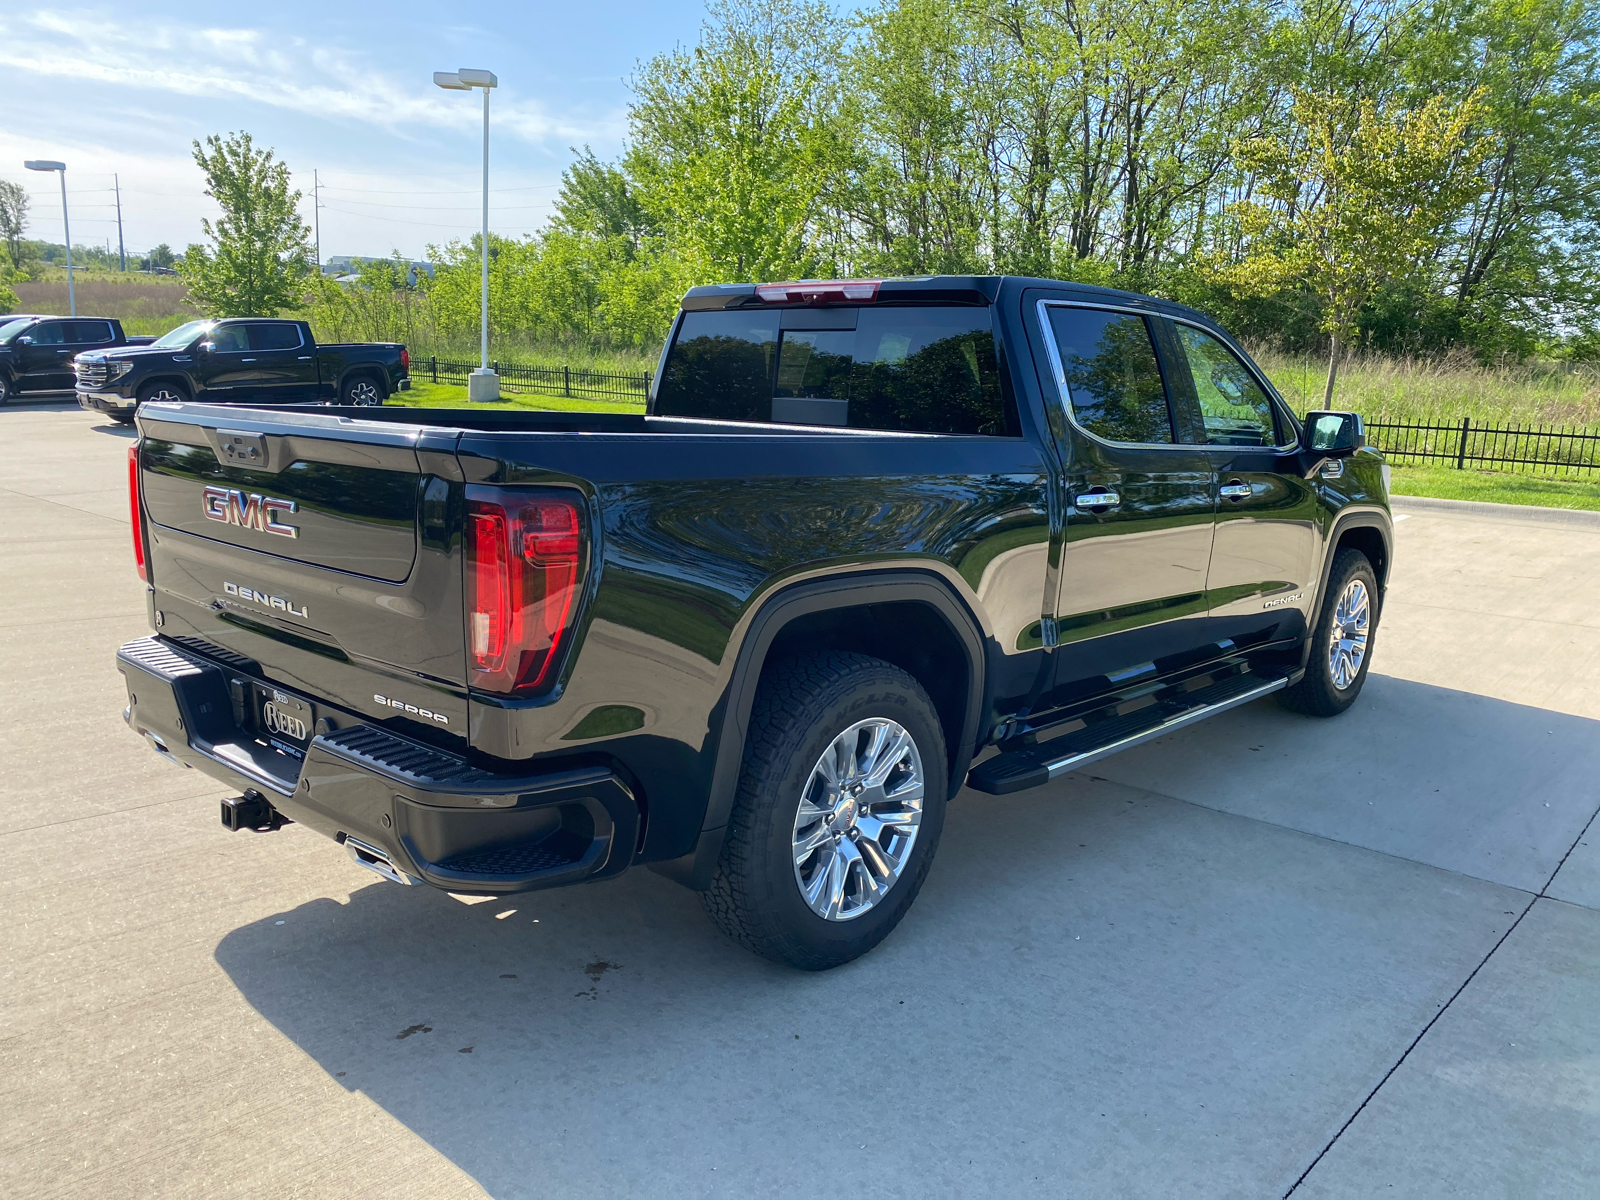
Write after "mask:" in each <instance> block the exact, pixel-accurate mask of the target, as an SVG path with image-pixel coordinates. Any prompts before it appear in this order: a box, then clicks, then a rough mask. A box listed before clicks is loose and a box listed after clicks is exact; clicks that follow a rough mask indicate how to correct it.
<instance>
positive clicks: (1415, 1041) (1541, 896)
mask: <svg viewBox="0 0 1600 1200" xmlns="http://www.w3.org/2000/svg"><path fill="white" fill-rule="evenodd" d="M1597 816H1600V808H1596V809H1595V811H1594V812H1592V813H1590V814H1589V819H1588V820H1587V821H1585V822H1584V823H1583V828H1582V829H1581V830H1579V831H1578V836H1577V837H1575V838H1573V839H1572V845H1570V846H1568V847H1567V852H1566V853H1565V854H1563V855H1562V856H1561V861H1560V862H1558V863H1556V868H1555V870H1553V871H1551V872H1550V878H1549V879H1546V880H1545V881H1544V886H1543V887H1541V888H1540V889H1539V890H1538V892H1536V893H1535V894H1534V895H1533V896H1532V897H1530V898H1529V900H1528V903H1527V906H1526V907H1525V908H1524V909H1523V910H1522V911H1521V912H1520V913H1518V914H1517V919H1516V920H1515V921H1513V922H1511V927H1510V928H1509V929H1507V930H1506V931H1505V932H1504V933H1503V934H1501V935H1500V938H1499V940H1497V941H1496V942H1495V944H1494V945H1493V946H1491V947H1489V953H1487V954H1485V955H1484V956H1483V960H1482V961H1481V962H1479V963H1478V965H1477V966H1475V967H1473V968H1472V971H1471V972H1470V973H1469V974H1468V975H1467V977H1466V978H1465V979H1463V980H1462V981H1461V986H1460V987H1458V988H1456V990H1455V991H1453V992H1451V993H1450V999H1448V1000H1446V1001H1445V1002H1444V1003H1443V1004H1441V1005H1440V1006H1439V1011H1438V1012H1436V1013H1434V1014H1433V1017H1432V1019H1431V1020H1429V1021H1428V1023H1427V1024H1426V1025H1424V1026H1423V1027H1422V1030H1421V1032H1419V1033H1418V1034H1417V1036H1416V1037H1414V1038H1412V1039H1411V1044H1410V1045H1409V1046H1407V1047H1406V1048H1405V1050H1404V1052H1402V1053H1401V1055H1400V1057H1399V1058H1397V1059H1395V1061H1394V1065H1393V1066H1391V1067H1390V1068H1389V1069H1388V1070H1387V1071H1385V1072H1384V1073H1383V1078H1382V1079H1380V1080H1378V1083H1377V1085H1376V1086H1375V1087H1374V1088H1373V1089H1372V1090H1371V1091H1370V1092H1368V1093H1367V1095H1366V1099H1364V1100H1362V1101H1361V1103H1360V1104H1359V1105H1357V1106H1356V1110H1355V1112H1353V1113H1351V1114H1350V1116H1349V1118H1348V1119H1347V1120H1346V1121H1345V1123H1344V1124H1343V1125H1341V1126H1339V1129H1338V1132H1337V1133H1335V1134H1334V1135H1333V1136H1332V1137H1331V1138H1329V1139H1328V1144H1327V1145H1326V1146H1324V1147H1323V1148H1322V1150H1321V1151H1320V1152H1319V1153H1318V1154H1317V1156H1316V1157H1315V1158H1314V1159H1312V1160H1311V1165H1310V1166H1308V1167H1307V1168H1306V1169H1305V1170H1304V1171H1302V1172H1300V1178H1298V1179H1296V1180H1295V1181H1294V1185H1293V1186H1292V1187H1290V1189H1289V1190H1288V1191H1287V1192H1285V1193H1284V1194H1283V1196H1284V1200H1288V1198H1289V1197H1290V1196H1292V1195H1294V1193H1295V1190H1296V1189H1297V1188H1299V1186H1300V1185H1301V1184H1302V1183H1304V1182H1305V1181H1306V1177H1307V1176H1309V1175H1310V1174H1311V1172H1312V1171H1314V1170H1316V1168H1317V1164H1318V1163H1319V1162H1321V1161H1322V1160H1323V1158H1324V1157H1326V1155H1327V1153H1328V1151H1329V1150H1332V1149H1333V1147H1334V1144H1335V1143H1336V1142H1337V1141H1338V1140H1339V1139H1340V1138H1341V1137H1343V1136H1344V1131H1345V1130H1347V1129H1349V1128H1350V1126H1351V1125H1352V1124H1354V1123H1355V1119H1356V1118H1357V1117H1359V1116H1360V1115H1361V1114H1362V1112H1363V1111H1364V1110H1365V1109H1366V1107H1367V1105H1369V1104H1371V1103H1372V1098H1373V1097H1374V1096H1376V1095H1377V1094H1378V1093H1379V1092H1380V1091H1381V1090H1382V1089H1383V1085H1384V1084H1386V1083H1388V1082H1389V1079H1390V1077H1391V1076H1392V1075H1393V1074H1394V1073H1395V1072H1396V1071H1398V1070H1399V1069H1400V1066H1401V1064H1402V1063H1404V1062H1405V1061H1406V1059H1407V1058H1409V1057H1411V1052H1412V1051H1413V1050H1415V1049H1416V1048H1417V1046H1418V1045H1419V1044H1420V1043H1421V1041H1422V1039H1423V1038H1425V1037H1427V1036H1428V1030H1430V1029H1432V1028H1433V1027H1434V1026H1435V1025H1437V1024H1438V1023H1439V1018H1440V1017H1442V1016H1444V1014H1445V1013H1447V1012H1449V1011H1450V1006H1451V1005H1452V1004H1454V1003H1455V1002H1456V997H1457V996H1459V995H1461V993H1462V992H1464V991H1466V990H1467V985H1468V984H1470V983H1471V982H1472V981H1473V980H1474V979H1476V978H1477V976H1478V972H1479V971H1481V970H1483V968H1484V967H1485V966H1486V965H1487V964H1488V962H1489V960H1490V959H1491V958H1493V957H1494V954H1495V951H1496V950H1498V949H1500V947H1501V946H1503V945H1505V942H1506V939H1507V938H1509V937H1510V936H1511V935H1512V934H1513V933H1514V932H1516V928H1517V926H1518V925H1521V924H1522V918H1523V917H1525V916H1527V915H1528V914H1529V913H1530V912H1532V911H1533V906H1534V905H1535V904H1537V903H1539V901H1540V900H1548V899H1551V898H1552V897H1550V896H1549V895H1548V894H1547V893H1548V892H1549V890H1550V885H1551V884H1552V883H1554V882H1555V881H1556V876H1557V875H1559V874H1560V873H1561V868H1562V867H1564V866H1566V864H1567V859H1568V858H1570V857H1571V855H1572V852H1573V851H1574V850H1576V849H1577V848H1578V843H1579V842H1581V841H1582V840H1583V838H1584V835H1585V834H1587V833H1588V832H1589V827H1590V826H1592V825H1593V824H1594V821H1595V818H1596V817H1597ZM1469 878H1475V877H1469Z"/></svg>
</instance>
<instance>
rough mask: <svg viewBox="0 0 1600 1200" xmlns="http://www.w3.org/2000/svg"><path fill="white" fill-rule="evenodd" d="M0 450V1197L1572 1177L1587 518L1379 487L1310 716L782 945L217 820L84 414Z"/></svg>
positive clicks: (1400, 1187) (1476, 1187) (1216, 727)
mask: <svg viewBox="0 0 1600 1200" xmlns="http://www.w3.org/2000/svg"><path fill="white" fill-rule="evenodd" d="M0 445H3V447H4V460H3V462H4V465H3V467H0V579H3V580H4V583H3V597H4V602H5V603H4V610H3V613H0V706H3V707H0V711H3V712H4V713H5V714H6V719H5V723H4V725H3V726H0V728H3V729H4V734H3V737H0V850H3V852H4V862H5V863H6V865H7V866H6V870H5V871H4V872H3V873H0V896H3V897H4V904H3V908H0V912H3V913H4V921H3V923H0V950H3V953H0V1191H3V1192H4V1193H5V1194H6V1195H8V1196H18V1197H55V1196H61V1197H66V1196H74V1197H77V1196H84V1195H94V1196H106V1197H121V1196H127V1197H148V1196H163V1197H167V1196H171V1197H186V1196H195V1197H200V1196H204V1197H213V1196H339V1197H345V1196H362V1195H368V1194H372V1195H378V1194H382V1195H385V1196H413V1195H414V1196H428V1197H435V1196H439V1197H449V1196H479V1195H484V1194H487V1195H491V1196H494V1197H496V1198H498V1200H510V1198H513V1197H534V1196H547V1195H562V1196H566V1195H597V1196H604V1195H621V1194H629V1193H642V1194H651V1195H691V1194H693V1195H745V1194H749V1193H752V1192H761V1193H779V1194H787V1193H791V1192H800V1191H807V1192H814V1191H818V1190H824V1191H826V1190H837V1191H840V1192H845V1191H848V1192H850V1193H851V1194H856V1195H874V1196H875V1195H884V1196H897V1195H926V1194H933V1195H966V1194H975V1193H995V1192H1000V1191H1006V1192H1010V1193H1018V1194H1028V1195H1044V1194H1050V1195H1060V1194H1068V1195H1127V1196H1147V1195H1185V1196H1214V1195H1246V1196H1267V1195H1283V1194H1284V1193H1285V1192H1287V1191H1289V1190H1290V1189H1296V1190H1295V1195H1296V1196H1300V1195H1307V1196H1353V1195H1363V1196H1364V1195H1369V1194H1371V1193H1373V1192H1377V1191H1380V1190H1382V1191H1390V1190H1391V1189H1392V1190H1393V1192H1394V1193H1395V1194H1402V1195H1459V1194H1472V1195H1485V1194H1488V1195H1506V1196H1527V1195H1551V1196H1563V1195H1583V1194H1592V1192H1593V1190H1594V1186H1593V1181H1594V1180H1595V1179H1597V1178H1600V1150H1597V1147H1600V1136H1597V1135H1600V1017H1597V1016H1596V1014H1597V1013H1600V826H1596V825H1591V824H1590V822H1591V821H1592V819H1593V817H1594V814H1595V811H1596V808H1597V807H1600V782H1597V780H1600V736H1597V734H1600V669H1597V668H1600V616H1597V613H1600V606H1597V605H1596V601H1597V600H1600V528H1591V527H1588V526H1585V525H1582V524H1577V525H1571V526H1567V525H1555V524H1550V523H1543V524H1541V523H1539V522H1535V521H1520V520H1517V519H1516V518H1515V516H1514V515H1513V516H1511V517H1504V516H1501V515H1498V514H1496V515H1494V516H1492V517H1482V516H1478V515H1462V514H1458V513H1455V512H1449V511H1436V510H1423V509H1420V508H1419V509H1415V510H1411V512H1410V516H1409V519H1407V520H1405V521H1403V522H1402V523H1401V524H1400V525H1399V526H1398V529H1397V541H1398V546H1397V555H1396V560H1397V566H1396V573H1395V579H1394V583H1393V586H1392V588H1391V590H1390V594H1389V603H1388V609H1387V611H1386V612H1385V614H1384V618H1383V625H1382V629H1381V632H1380V634H1379V638H1378V642H1377V649H1376V657H1375V660H1374V668H1373V671H1374V673H1373V676H1372V678H1371V680H1370V682H1369V684H1368V691H1367V694H1366V695H1365V696H1363V698H1362V700H1361V702H1360V704H1359V705H1358V706H1357V707H1356V708H1355V709H1353V710H1352V711H1351V712H1350V713H1348V714H1346V715H1345V716H1344V717H1341V718H1339V719H1337V720H1334V721H1327V722H1318V721H1312V720H1308V719H1306V718H1301V717H1296V716H1292V715H1290V714H1287V713H1284V712H1282V711H1281V710H1279V709H1277V708H1276V707H1274V706H1273V705H1272V704H1271V703H1270V702H1268V703H1263V704H1257V705H1252V706H1249V707H1248V708H1246V709H1242V710H1238V711H1236V712H1234V713H1230V714H1226V715H1224V716H1222V717H1220V718H1217V719H1216V720H1213V721H1210V722H1206V723H1204V724H1202V725H1199V726H1196V727H1194V728H1192V729H1190V730H1185V731H1183V732H1182V733H1180V734H1177V735H1175V736H1173V737H1171V738H1169V739H1166V740H1164V741H1162V742H1158V743H1155V744H1153V745H1150V746H1147V747H1143V748H1140V749H1138V750H1135V751H1132V752H1129V753H1127V754H1124V755H1122V756H1120V757H1118V758H1114V759H1110V760H1107V761H1105V762H1102V763H1098V764H1096V765H1095V766H1094V767H1093V768H1092V769H1091V772H1090V773H1085V774H1081V775H1077V776H1071V777H1068V778H1067V779H1064V780H1061V781H1058V782H1057V783H1056V784H1053V785H1051V786H1050V787H1048V788H1044V789H1039V790H1037V791H1034V792H1030V793H1024V794H1022V795H1019V796H1015V797H1010V798H1005V799H997V798H993V797H985V796H978V795H975V794H972V793H963V795H962V796H961V797H960V798H958V800H957V801H956V802H955V804H954V805H953V806H952V808H951V811H950V815H949V820H948V822H947V827H946V832H945V837H944V842H943V844H942V846H941V849H940V853H939V859H938V862H937V863H936V864H935V866H934V869H933V872H932V874H931V875H930V877H929V881H928V884H927V887H926V888H925V890H924V892H923V895H922V897H921V898H920V899H919V901H918V903H917V905H916V907H915V908H914V909H913V910H912V912H911V914H910V916H909V917H908V918H907V920H906V922H905V923H904V925H903V926H902V927H901V928H900V929H899V930H898V931H897V932H896V933H895V934H894V935H893V936H892V937H891V938H890V939H889V940H888V941H887V942H885V943H884V945H883V946H881V947H880V948H879V949H878V950H877V951H875V952H874V953H873V954H871V955H869V956H868V957H867V958H865V959H863V960H861V961H859V962H857V963H854V964H851V965H850V966H847V967H845V968H841V969H839V970H837V971H833V972H829V973H827V974H824V975H819V976H809V975H800V974H796V973H793V972H789V971H785V970H782V969H779V968H776V967H774V966H771V965H770V964H767V963H764V962H762V961H760V960H758V959H755V958H753V957H751V956H750V955H748V954H746V953H745V952H743V951H741V950H739V949H737V948H736V947H734V946H732V945H731V944H729V943H727V942H726V941H724V940H723V939H722V938H721V937H720V936H719V935H717V934H716V933H715V931H714V930H713V929H712V928H711V927H710V925H709V924H708V923H707V922H706V920H705V919H704V917H703V916H702V914H701V913H700V910H699V905H698V902H697V901H696V899H695V898H694V897H693V896H692V895H691V894H690V893H688V892H685V891H683V890H682V889H680V888H677V887H676V886H674V885H672V884H670V883H668V882H667V881H665V880H663V879H661V878H659V877H657V876H655V875H653V874H650V873H648V872H643V871H640V872H631V873H629V874H628V875H626V876H623V877H622V878H620V879H617V880H615V881H611V882H609V883H605V884H600V885H595V886H591V887H584V888H578V889H569V890H565V891H558V892H550V893H538V894H534V895H531V896H522V897H513V898H511V899H509V900H505V901H489V902H486V903H479V904H472V905H466V904H462V903H460V902H458V901H456V900H453V899H451V898H450V897H447V896H445V895H443V894H441V893H437V892H433V891H432V890H429V889H416V890H411V889H401V888H397V887H394V886H392V885H389V884H385V883H382V882H380V881H377V880H376V879H374V877H372V876H371V875H369V874H368V873H366V872H363V871H361V870H359V869H358V868H356V867H355V866H354V865H353V864H351V863H350V862H349V861H348V859H346V858H345V857H344V855H343V854H342V852H341V851H340V850H339V849H338V848H337V847H336V846H334V845H333V843H331V842H329V841H327V840H325V839H323V838H320V837H318V836H317V835H315V834H311V833H308V832H307V831H305V830H304V829H301V828H300V827H298V826H291V827H289V828H288V829H285V830H284V831H283V832H281V833H279V834H276V835H271V836H261V835H244V834H240V835H232V834H228V833H226V832H224V831H223V830H222V829H221V827H220V826H219V825H218V822H217V816H216V800H217V799H218V797H220V796H221V795H222V792H221V791H220V790H219V789H218V788H217V787H216V786H215V785H213V784H212V783H211V781H210V780H208V779H207V778H205V777H203V776H199V775H197V774H196V773H195V772H186V771H181V770H178V769H176V768H174V767H172V766H170V765H168V764H166V763H164V762H162V761H161V760H159V759H158V758H157V757H156V755H154V754H153V753H151V752H150V751H149V750H148V749H147V748H145V747H144V745H143V744H142V743H141V742H140V741H139V740H138V739H136V738H135V737H134V736H133V735H132V734H131V733H129V732H128V730H127V728H126V727H125V726H124V725H123V723H122V720H121V710H122V706H123V704H124V703H125V700H124V695H123V690H122V686H121V679H120V676H118V675H117V673H116V671H115V670H114V668H113V666H112V662H111V658H112V654H113V653H114V651H115V648H116V646H117V645H118V644H120V643H121V642H122V641H124V640H127V639H128V638H130V637H136V636H140V635H142V634H144V633H146V632H148V631H147V629H146V627H145V614H144V603H143V598H142V587H141V585H140V584H139V582H138V580H137V578H136V577H135V576H134V574H133V569H132V563H131V551H130V549H129V542H128V529H127V517H126V490H125V489H126V468H125V452H126V446H127V445H128V438H127V436H126V431H124V430H121V429H120V427H116V426H113V425H111V424H109V423H105V422H102V421H101V420H99V419H98V418H95V417H92V416H90V415H88V414H85V413H82V412H80V411H78V410H77V409H75V408H71V407H68V406H64V405H49V404H42V405H26V406H22V405H18V406H12V407H8V408H5V409H3V410H0ZM1401 511H1403V512H1404V511H1406V510H1404V509H1402V510H1401ZM1586 829H1587V832H1585V831H1586Z"/></svg>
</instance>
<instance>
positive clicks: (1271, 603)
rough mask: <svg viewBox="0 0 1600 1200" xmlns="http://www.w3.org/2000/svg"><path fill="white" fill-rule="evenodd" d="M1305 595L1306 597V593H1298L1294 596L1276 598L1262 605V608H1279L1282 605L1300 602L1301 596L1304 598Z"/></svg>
mask: <svg viewBox="0 0 1600 1200" xmlns="http://www.w3.org/2000/svg"><path fill="white" fill-rule="evenodd" d="M1304 595H1305V593H1304V592H1296V593H1295V594H1294V595H1292V596H1276V597H1274V598H1273V599H1271V600H1267V601H1264V602H1263V603H1262V605H1261V607H1262V608H1277V607H1278V606H1279V605H1280V604H1293V603H1295V602H1296V601H1298V600H1299V599H1300V597H1301V596H1304Z"/></svg>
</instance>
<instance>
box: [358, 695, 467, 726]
mask: <svg viewBox="0 0 1600 1200" xmlns="http://www.w3.org/2000/svg"><path fill="white" fill-rule="evenodd" d="M372 698H373V699H374V700H376V701H377V702H378V703H379V704H385V705H388V707H390V708H398V709H400V710H401V711H402V712H406V713H410V714H411V715H412V716H413V717H421V718H422V719H423V720H424V721H433V722H436V723H437V724H440V725H448V724H450V718H449V717H447V716H445V715H444V714H443V713H436V712H429V711H428V710H427V709H425V708H418V707H417V706H416V705H415V704H407V703H406V702H405V701H404V700H391V699H389V697H387V696H380V695H378V693H377V692H374V693H372Z"/></svg>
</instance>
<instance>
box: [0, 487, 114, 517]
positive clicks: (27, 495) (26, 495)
mask: <svg viewBox="0 0 1600 1200" xmlns="http://www.w3.org/2000/svg"><path fill="white" fill-rule="evenodd" d="M0 492H5V493H6V494H7V495H9V496H20V497H21V498H22V499H24V500H37V501H39V503H41V504H53V505H55V506H56V507H57V508H64V509H66V510H68V511H69V512H75V513H81V514H82V515H84V516H86V517H98V518H99V519H100V520H102V521H110V522H111V523H112V524H113V525H121V524H122V522H121V521H120V520H118V519H117V518H116V517H108V516H106V515H105V513H97V512H93V511H91V510H90V509H87V508H79V507H78V506H77V505H75V504H62V503H61V502H60V501H59V500H52V499H50V497H48V496H35V495H34V494H33V493H32V492H19V491H17V489H16V488H8V487H3V486H0Z"/></svg>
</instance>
